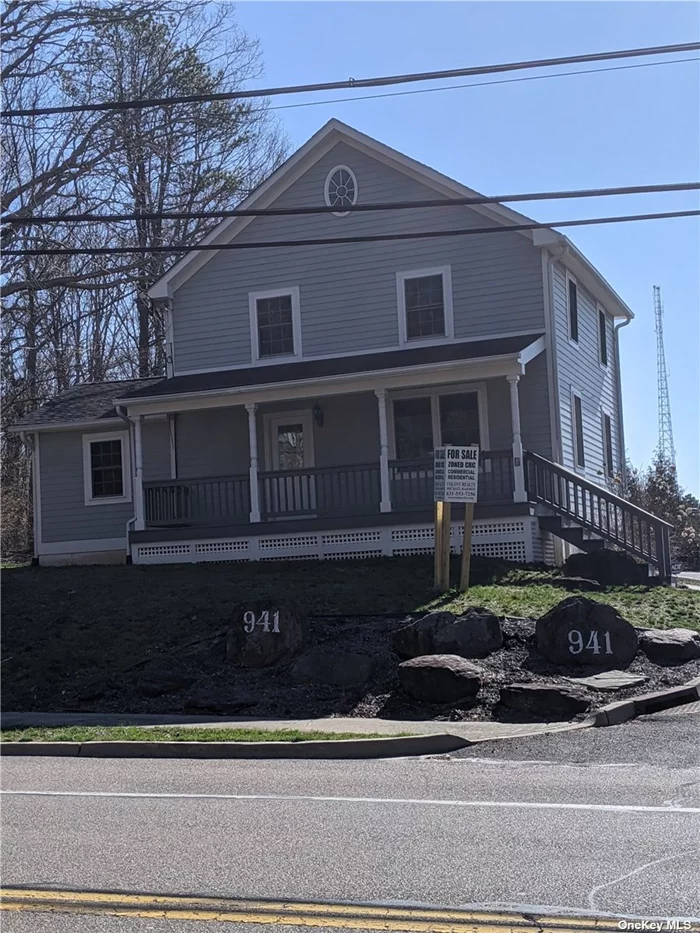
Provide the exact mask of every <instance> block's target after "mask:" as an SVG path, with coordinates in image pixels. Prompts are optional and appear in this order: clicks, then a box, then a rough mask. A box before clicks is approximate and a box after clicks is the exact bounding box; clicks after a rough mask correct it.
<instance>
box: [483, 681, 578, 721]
mask: <svg viewBox="0 0 700 933" xmlns="http://www.w3.org/2000/svg"><path fill="white" fill-rule="evenodd" d="M501 703H502V704H503V705H504V706H506V707H508V709H512V710H515V711H516V712H519V713H524V714H527V715H528V716H532V718H533V719H546V720H551V719H556V720H560V719H571V718H572V717H573V716H576V715H577V714H578V713H585V712H586V710H587V709H588V707H589V706H590V705H591V703H590V700H589V699H588V697H587V696H586V694H585V693H584V692H583V690H580V689H578V688H576V687H565V686H562V685H561V684H550V683H544V684H510V685H509V686H508V687H501Z"/></svg>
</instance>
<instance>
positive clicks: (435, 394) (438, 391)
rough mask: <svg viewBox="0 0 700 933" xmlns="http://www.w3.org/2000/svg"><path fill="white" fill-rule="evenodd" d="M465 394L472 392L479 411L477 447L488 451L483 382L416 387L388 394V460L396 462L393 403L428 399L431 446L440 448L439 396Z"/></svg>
mask: <svg viewBox="0 0 700 933" xmlns="http://www.w3.org/2000/svg"><path fill="white" fill-rule="evenodd" d="M466 392H474V393H476V396H477V408H478V411H479V447H480V449H481V450H490V449H491V448H490V432H489V418H488V394H487V393H488V390H487V388H486V383H485V382H466V383H460V384H458V385H448V386H430V387H427V388H425V389H423V388H420V387H416V388H415V389H412V388H409V389H400V390H398V391H394V392H390V393H389V396H388V398H389V401H390V402H391V404H390V405H389V406H388V416H389V417H388V428H389V459H390V460H396V427H395V421H394V401H395V400H396V399H407V398H429V399H430V416H431V421H432V429H433V445H434V446H435V447H440V446H441V444H442V428H441V425H440V402H439V399H440V396H441V395H461V394H463V393H466Z"/></svg>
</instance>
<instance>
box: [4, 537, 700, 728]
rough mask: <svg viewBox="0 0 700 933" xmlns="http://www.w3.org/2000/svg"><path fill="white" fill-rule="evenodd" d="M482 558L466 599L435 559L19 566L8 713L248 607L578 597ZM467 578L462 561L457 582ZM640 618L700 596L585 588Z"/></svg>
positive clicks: (526, 603)
mask: <svg viewBox="0 0 700 933" xmlns="http://www.w3.org/2000/svg"><path fill="white" fill-rule="evenodd" d="M547 573H549V574H550V575H556V571H542V570H541V569H539V570H524V569H518V568H517V567H514V566H513V565H512V564H508V563H506V562H498V561H488V560H483V559H478V558H476V559H475V560H474V562H473V572H472V581H473V584H474V585H473V586H472V588H471V589H470V590H469V592H468V593H467V594H458V593H456V592H455V591H451V592H449V593H446V594H443V595H436V594H435V592H434V590H433V585H432V574H433V562H432V558H431V557H429V556H418V557H404V558H383V559H382V558H377V559H372V560H366V561H359V560H349V561H288V562H285V561H280V562H276V563H272V562H270V563H268V562H265V563H230V564H199V565H195V566H193V565H171V566H156V567H143V566H135V565H131V566H123V567H63V568H50V567H32V566H25V567H16V568H7V569H5V570H3V574H2V584H3V585H2V591H3V592H2V595H3V601H2V609H3V626H2V667H1V669H0V670H1V672H2V680H3V705H4V708H5V709H46V710H51V709H57V708H61V707H60V704H58V703H57V698H60V695H61V693H63V694H66V693H68V694H71V693H73V692H74V691H75V689H76V688H78V687H80V686H81V685H82V684H85V683H89V682H92V681H95V680H97V679H100V678H108V677H110V676H112V675H114V674H116V673H119V672H121V671H124V670H126V669H127V668H129V667H130V666H133V665H134V664H135V663H136V662H139V661H145V660H147V659H148V658H158V657H161V656H164V655H167V654H169V653H170V652H172V651H176V650H179V649H181V648H182V647H184V646H185V645H187V644H189V643H191V642H194V641H197V640H198V639H206V638H208V637H209V636H213V635H215V634H216V633H217V632H222V631H224V630H225V629H227V628H228V627H229V625H230V624H231V611H232V608H233V606H235V605H236V604H237V603H240V602H245V601H246V600H249V599H251V600H252V599H255V600H261V599H264V600H265V601H268V600H269V602H270V603H271V604H273V603H275V602H277V601H285V600H292V601H294V602H296V603H297V604H298V605H299V607H300V608H301V610H302V611H303V612H305V613H307V614H310V615H314V614H340V615H361V614H382V613H387V614H400V613H404V612H406V613H408V612H421V611H424V610H429V609H431V608H441V609H450V610H455V611H459V610H461V609H463V608H465V607H466V606H468V605H477V606H478V605H481V606H486V607H488V608H490V609H493V610H494V611H496V612H498V613H499V614H502V615H511V616H530V617H533V618H536V617H538V616H540V615H542V614H543V613H545V612H546V611H547V610H549V609H550V608H551V607H552V606H554V605H556V604H557V603H558V602H560V601H561V600H562V599H564V598H566V597H567V596H568V595H570V594H569V593H567V592H566V591H565V590H562V589H560V588H556V587H554V586H551V585H546V584H545V585H542V584H537V585H535V584H532V585H527V584H528V581H529V580H532V579H534V578H539V579H540V580H541V579H542V578H543V577H546V576H547ZM457 576H458V567H457V561H455V562H454V565H453V568H452V579H453V580H456V579H457ZM585 595H590V596H592V598H593V599H598V600H601V601H603V602H607V603H610V604H611V605H613V606H615V607H616V608H617V609H618V610H619V611H620V612H621V613H622V615H623V616H624V617H625V618H626V619H628V620H629V621H630V622H631V623H632V624H634V625H639V626H646V627H656V628H674V627H686V628H691V629H695V630H698V631H700V593H698V592H695V591H692V590H677V589H672V588H670V587H652V588H646V587H632V588H629V589H612V590H610V591H608V592H606V593H593V594H585Z"/></svg>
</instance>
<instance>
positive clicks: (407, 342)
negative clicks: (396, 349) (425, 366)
mask: <svg viewBox="0 0 700 933" xmlns="http://www.w3.org/2000/svg"><path fill="white" fill-rule="evenodd" d="M429 275H441V276H442V301H443V312H444V318H445V333H444V334H435V336H433V337H422V338H419V339H413V340H411V339H409V338H408V336H407V335H406V330H407V328H406V280H407V279H421V278H426V277H427V276H429ZM396 306H397V309H398V314H399V346H400V347H401V348H403V347H426V346H432V345H433V344H436V343H446V342H451V341H452V340H453V339H454V335H455V324H454V309H453V305H452V267H451V266H433V267H432V268H427V269H410V270H408V271H406V272H397V273H396Z"/></svg>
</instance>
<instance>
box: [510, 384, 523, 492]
mask: <svg viewBox="0 0 700 933" xmlns="http://www.w3.org/2000/svg"><path fill="white" fill-rule="evenodd" d="M506 379H507V380H508V385H509V386H510V422H511V427H512V429H513V480H514V483H513V501H514V502H527V493H526V492H525V467H524V464H523V441H522V437H521V436H520V398H519V395H518V381H519V380H520V376H506Z"/></svg>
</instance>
